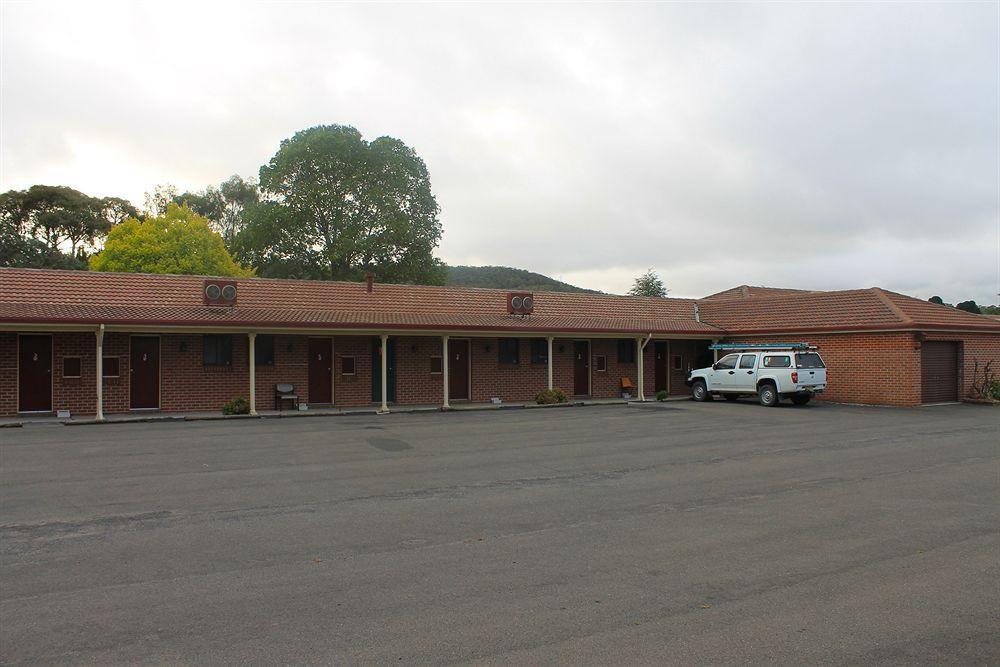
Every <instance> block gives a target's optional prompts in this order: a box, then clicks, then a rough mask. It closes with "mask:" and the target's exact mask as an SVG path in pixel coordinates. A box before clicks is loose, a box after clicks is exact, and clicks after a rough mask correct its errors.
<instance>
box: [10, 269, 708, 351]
mask: <svg viewBox="0 0 1000 667" xmlns="http://www.w3.org/2000/svg"><path fill="white" fill-rule="evenodd" d="M205 279H206V277H205V276H173V275H149V274H134V273H97V272H88V271H52V270H39V269H0V322H22V323H25V322H30V323H35V322H39V323H40V322H46V323H60V322H65V323H86V324H99V323H104V324H140V323H141V324H150V325H155V324H162V325H178V326H180V325H186V326H213V325H216V326H248V327H249V326H256V327H275V328H286V327H288V328H304V329H320V328H345V329H372V328H379V329H389V330H391V329H436V330H437V329H454V330H470V331H472V330H490V331H504V330H511V331H528V332H531V331H538V332H539V333H542V332H544V331H562V332H592V333H629V334H642V333H650V332H653V333H678V334H698V333H704V334H706V336H708V337H711V336H713V335H715V336H717V335H719V334H720V333H721V332H719V330H718V329H716V328H715V327H712V326H710V325H708V324H704V323H700V322H697V321H695V318H694V300H692V299H658V298H647V297H627V296H609V295H600V294H584V293H570V292H538V293H536V294H535V308H534V314H533V315H532V316H530V317H527V318H521V317H517V316H514V315H508V314H507V310H506V303H507V301H506V296H507V292H508V290H492V289H477V288H455V287H436V286H426V285H390V284H385V283H376V284H375V285H374V289H373V291H372V292H371V293H369V292H368V291H367V288H366V285H365V284H364V283H345V282H320V281H310V280H268V279H261V278H239V279H236V283H237V287H238V292H237V294H238V296H237V305H236V307H234V308H226V307H208V306H204V305H202V290H203V288H204V281H205Z"/></svg>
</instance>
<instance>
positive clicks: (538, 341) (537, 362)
mask: <svg viewBox="0 0 1000 667" xmlns="http://www.w3.org/2000/svg"><path fill="white" fill-rule="evenodd" d="M536 346H538V347H540V348H541V351H540V352H539V351H538V350H536V349H535V348H536ZM548 363H549V341H548V340H547V339H545V338H532V339H531V364H532V365H533V366H547V365H548Z"/></svg>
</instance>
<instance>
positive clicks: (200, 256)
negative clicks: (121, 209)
mask: <svg viewBox="0 0 1000 667" xmlns="http://www.w3.org/2000/svg"><path fill="white" fill-rule="evenodd" d="M90 269H91V270H92V271H119V272H124V273H183V274H191V275H212V276H247V275H251V272H250V271H247V270H246V269H244V268H243V267H241V266H240V265H239V264H237V263H236V262H235V261H233V258H232V257H230V256H229V253H228V252H227V251H226V245H225V243H223V241H222V237H221V236H219V234H218V233H217V232H215V231H213V230H212V228H211V226H209V223H208V220H206V219H205V218H204V217H202V216H200V215H198V214H197V213H195V212H194V211H192V210H191V209H189V208H187V207H186V206H178V205H177V204H173V203H171V204H168V205H167V210H166V212H165V213H164V214H163V215H162V216H156V217H147V218H146V219H145V220H138V219H136V218H128V219H127V220H125V222H123V223H122V224H120V225H117V226H116V227H114V228H113V229H112V230H111V233H109V234H108V239H107V241H106V242H105V244H104V249H103V250H102V251H101V252H99V253H97V254H96V255H94V256H93V257H91V258H90Z"/></svg>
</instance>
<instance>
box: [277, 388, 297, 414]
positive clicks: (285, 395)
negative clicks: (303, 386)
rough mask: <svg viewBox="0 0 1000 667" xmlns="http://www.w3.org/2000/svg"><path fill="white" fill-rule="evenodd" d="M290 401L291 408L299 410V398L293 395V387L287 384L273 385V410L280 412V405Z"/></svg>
mask: <svg viewBox="0 0 1000 667" xmlns="http://www.w3.org/2000/svg"><path fill="white" fill-rule="evenodd" d="M284 401H291V402H292V407H293V408H295V409H296V410H298V409H299V397H298V396H297V395H296V393H295V385H293V384H290V383H288V382H284V383H281V384H276V385H274V409H275V410H277V411H278V412H281V404H282V403H283V402H284Z"/></svg>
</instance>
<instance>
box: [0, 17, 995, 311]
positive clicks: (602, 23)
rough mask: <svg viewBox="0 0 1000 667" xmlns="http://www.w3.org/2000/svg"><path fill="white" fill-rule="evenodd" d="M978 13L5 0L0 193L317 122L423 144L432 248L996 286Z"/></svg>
mask: <svg viewBox="0 0 1000 667" xmlns="http://www.w3.org/2000/svg"><path fill="white" fill-rule="evenodd" d="M998 7H1000V5H998V4H997V3H995V2H984V3H966V4H953V3H949V4H942V5H935V4H928V3H913V4H906V3H888V2H887V3H881V4H819V3H811V4H784V3H773V4H761V5H749V4H736V3H726V4H628V5H623V4H586V5H572V4H552V5H542V6H537V5H525V4H518V5H482V4H434V5H415V4H407V5H357V4H335V3H322V2H309V3H305V2H302V3H294V2H257V3H242V4H238V3H237V4H227V3H217V4H212V3H206V2H202V3H192V4H183V3H179V2H148V3H138V2H127V3H121V4H99V3H91V2H71V3H66V4H55V3H46V2H8V1H7V0H3V15H2V63H0V71H2V77H3V80H2V108H0V114H2V128H0V140H2V146H0V190H7V189H10V188H18V189H20V188H25V187H28V186H30V185H32V184H34V183H46V184H52V185H68V186H71V187H74V188H77V189H80V190H83V191H84V192H87V193H88V194H91V195H98V196H105V195H119V196H125V197H128V198H130V199H132V200H133V201H135V202H137V203H141V201H142V197H143V193H144V192H145V191H147V190H151V189H152V188H153V186H155V185H156V184H159V183H172V184H174V185H176V186H177V187H178V188H180V189H181V190H184V189H189V188H196V189H201V188H203V187H204V186H206V185H209V184H213V183H216V184H217V183H219V182H220V181H222V180H224V179H225V178H226V177H228V176H229V175H231V174H234V173H235V174H240V175H243V176H252V177H256V175H257V171H258V169H259V168H260V165H262V164H263V163H265V162H266V161H267V160H268V159H269V158H270V157H271V156H272V155H273V154H274V152H275V151H276V150H277V147H278V144H279V142H280V141H281V140H282V139H284V138H287V137H289V136H291V135H292V134H293V133H294V132H295V131H297V130H299V129H303V128H306V127H310V126H313V125H317V124H328V123H340V124H348V125H353V126H355V127H357V128H358V129H359V130H361V132H362V133H363V134H364V135H365V136H366V137H368V138H372V139H373V138H375V137H378V136H381V135H391V136H394V137H398V138H399V139H402V140H403V141H404V142H406V143H407V144H409V145H410V146H412V147H414V148H415V149H416V151H417V152H418V153H419V154H420V155H421V156H422V157H423V158H424V160H426V162H427V165H428V167H429V169H430V173H431V178H432V184H433V189H434V192H435V194H436V195H437V199H438V203H439V204H440V206H441V220H442V223H443V225H444V237H443V239H442V243H441V246H440V248H439V255H440V256H441V257H442V259H444V260H445V261H447V262H449V263H453V264H504V265H510V266H517V267H523V268H527V269H531V270H534V271H539V272H541V273H546V274H549V275H552V276H555V277H558V278H561V279H563V280H567V281H569V282H572V283H575V284H578V285H582V286H586V287H592V288H597V289H602V290H606V291H611V292H622V291H625V290H627V289H628V287H629V285H630V284H631V281H632V279H633V278H634V277H635V276H636V275H637V274H638V273H640V272H642V271H643V270H645V269H646V268H647V267H654V268H655V269H656V270H657V271H658V272H659V273H660V275H661V276H662V277H663V278H664V280H665V282H666V283H667V285H668V286H669V287H670V289H671V294H672V295H676V296H699V295H703V294H707V293H710V292H713V291H717V290H721V289H724V288H727V287H730V286H732V285H735V284H741V283H749V284H764V285H773V286H787V287H805V288H817V289H841V288H853V287H870V286H872V285H880V286H883V287H886V288H889V289H894V290H898V291H902V292H906V293H911V294H914V295H916V296H920V297H924V298H926V297H928V296H930V295H932V294H940V295H941V296H943V297H945V300H946V301H952V302H955V301H958V300H964V299H967V298H974V299H975V300H977V301H978V302H980V303H996V302H997V301H998V300H1000V299H998V298H997V294H996V293H997V291H998V290H1000V83H998V81H1000V12H998Z"/></svg>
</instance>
